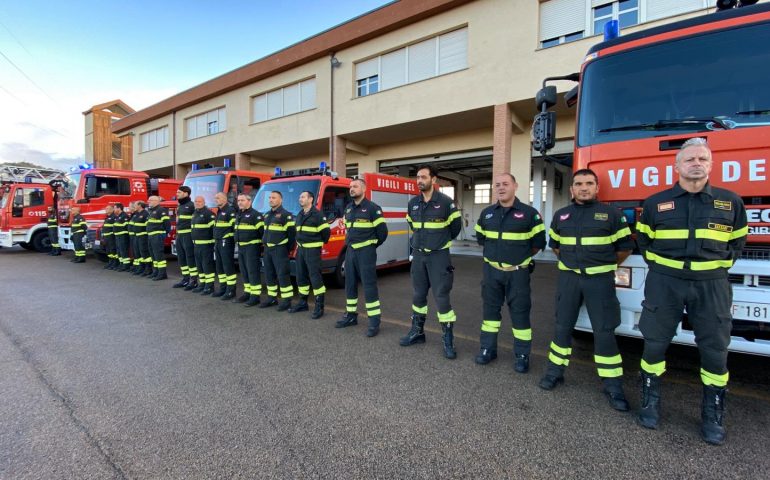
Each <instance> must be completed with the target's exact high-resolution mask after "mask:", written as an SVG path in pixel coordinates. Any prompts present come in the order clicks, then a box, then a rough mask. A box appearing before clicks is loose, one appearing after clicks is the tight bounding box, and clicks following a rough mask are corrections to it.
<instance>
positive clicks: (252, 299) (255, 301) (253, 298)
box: [243, 295, 259, 307]
mask: <svg viewBox="0 0 770 480" xmlns="http://www.w3.org/2000/svg"><path fill="white" fill-rule="evenodd" d="M257 305H259V295H249V299H248V300H246V302H245V303H244V304H243V306H244V307H256V306H257Z"/></svg>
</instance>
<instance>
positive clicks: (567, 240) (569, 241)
mask: <svg viewBox="0 0 770 480" xmlns="http://www.w3.org/2000/svg"><path fill="white" fill-rule="evenodd" d="M559 243H561V244H562V245H577V237H561V238H560V240H559Z"/></svg>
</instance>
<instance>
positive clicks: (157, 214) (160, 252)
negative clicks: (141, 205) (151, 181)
mask: <svg viewBox="0 0 770 480" xmlns="http://www.w3.org/2000/svg"><path fill="white" fill-rule="evenodd" d="M160 202H161V198H160V197H159V196H157V195H153V196H151V197H150V198H148V199H147V203H148V204H149V208H148V213H149V216H148V217H147V243H148V244H149V245H150V255H151V256H152V273H151V274H150V276H149V277H148V278H151V279H152V280H153V281H156V282H157V281H159V280H166V279H167V278H168V275H167V274H166V252H165V245H164V241H165V240H166V236H167V235H168V234H169V233H170V232H171V218H170V217H169V214H168V208H166V207H164V206H163V205H161V204H160Z"/></svg>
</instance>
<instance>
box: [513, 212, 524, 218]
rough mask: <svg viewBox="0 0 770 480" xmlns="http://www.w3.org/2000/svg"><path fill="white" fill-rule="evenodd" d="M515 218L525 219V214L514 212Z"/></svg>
mask: <svg viewBox="0 0 770 480" xmlns="http://www.w3.org/2000/svg"><path fill="white" fill-rule="evenodd" d="M513 216H514V217H515V218H524V213H523V212H513Z"/></svg>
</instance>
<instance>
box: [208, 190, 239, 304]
mask: <svg viewBox="0 0 770 480" xmlns="http://www.w3.org/2000/svg"><path fill="white" fill-rule="evenodd" d="M214 201H215V202H216V203H217V219H216V221H215V223H214V240H215V243H214V258H215V259H216V267H217V279H218V280H219V291H216V292H214V294H213V295H212V297H221V299H220V300H230V299H231V298H234V297H235V284H236V280H237V276H236V274H235V238H234V236H235V213H236V212H235V207H233V206H232V205H231V204H230V203H229V202H228V201H227V195H225V194H224V192H219V193H217V194H216V195H214Z"/></svg>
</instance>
